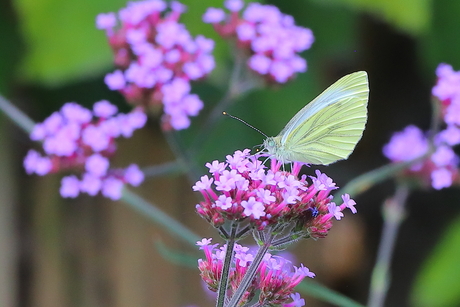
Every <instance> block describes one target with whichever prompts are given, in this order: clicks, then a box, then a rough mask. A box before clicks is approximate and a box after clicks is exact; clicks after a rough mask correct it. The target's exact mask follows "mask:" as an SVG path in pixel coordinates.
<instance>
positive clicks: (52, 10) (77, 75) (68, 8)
mask: <svg viewBox="0 0 460 307" xmlns="http://www.w3.org/2000/svg"><path fill="white" fill-rule="evenodd" d="M125 4H126V1H125V0H112V1H102V0H99V1H98V0H80V1H61V0H15V1H14V5H15V7H16V11H17V13H18V15H19V17H20V18H19V20H20V22H21V24H20V28H21V32H22V36H23V37H24V40H25V43H26V44H27V46H26V50H27V54H26V55H25V57H24V59H23V61H22V65H21V71H20V72H21V75H20V76H19V77H20V78H24V79H26V80H28V81H33V82H38V83H43V84H47V85H59V84H62V83H66V82H68V81H70V80H73V79H82V78H84V77H88V76H92V75H96V74H100V72H101V71H102V70H104V69H107V68H108V67H110V65H111V63H112V53H111V51H110V48H109V46H108V44H107V39H106V37H105V33H104V32H103V31H100V30H97V29H96V27H95V19H96V16H97V15H98V14H99V13H103V12H109V11H117V10H118V9H119V8H121V7H123V6H124V5H125Z"/></svg>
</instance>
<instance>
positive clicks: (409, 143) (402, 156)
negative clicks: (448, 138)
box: [383, 126, 428, 161]
mask: <svg viewBox="0 0 460 307" xmlns="http://www.w3.org/2000/svg"><path fill="white" fill-rule="evenodd" d="M427 150H428V140H427V139H426V137H425V135H424V134H423V132H422V130H420V129H419V128H418V127H415V126H407V127H406V128H405V129H404V130H403V131H401V132H396V133H395V134H394V135H393V136H392V137H391V140H390V142H389V143H388V144H386V145H385V146H384V147H383V153H384V155H385V156H386V157H387V158H388V159H390V160H392V161H410V160H413V159H415V158H418V157H420V156H422V155H424V154H425V153H426V152H427Z"/></svg>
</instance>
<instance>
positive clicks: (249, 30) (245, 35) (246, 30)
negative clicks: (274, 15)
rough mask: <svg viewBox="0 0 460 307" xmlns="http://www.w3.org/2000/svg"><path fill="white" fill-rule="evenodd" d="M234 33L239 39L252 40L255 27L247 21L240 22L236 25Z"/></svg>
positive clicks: (254, 35) (255, 33) (254, 34)
mask: <svg viewBox="0 0 460 307" xmlns="http://www.w3.org/2000/svg"><path fill="white" fill-rule="evenodd" d="M236 35H237V36H238V39H239V40H240V41H243V42H244V41H250V40H253V39H254V38H255V37H256V35H257V32H256V28H255V27H254V25H253V24H251V23H249V22H245V23H242V24H240V25H238V26H237V27H236Z"/></svg>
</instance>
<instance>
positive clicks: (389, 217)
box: [367, 185, 409, 307]
mask: <svg viewBox="0 0 460 307" xmlns="http://www.w3.org/2000/svg"><path fill="white" fill-rule="evenodd" d="M408 195H409V189H408V187H407V186H405V185H398V187H397V189H396V193H395V195H394V196H393V197H392V198H391V199H388V200H386V201H385V203H384V205H383V220H384V224H383V230H382V237H381V240H380V246H379V250H378V253H377V260H376V264H375V266H374V270H373V272H372V278H371V285H370V294H369V300H368V303H367V306H368V307H381V306H383V304H384V302H385V297H386V295H387V292H388V286H389V284H390V276H389V270H390V262H391V258H392V255H393V250H394V245H395V242H396V238H397V236H398V231H399V228H400V226H401V223H402V221H403V220H404V217H405V208H404V207H405V205H406V200H407V197H408Z"/></svg>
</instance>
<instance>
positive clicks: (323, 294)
mask: <svg viewBox="0 0 460 307" xmlns="http://www.w3.org/2000/svg"><path fill="white" fill-rule="evenodd" d="M296 290H299V291H300V292H302V293H304V294H308V295H309V296H310V297H314V298H316V299H318V300H321V301H323V302H326V303H329V304H330V305H333V306H340V307H364V305H361V304H359V303H358V302H355V301H353V300H352V299H350V298H348V297H346V296H345V295H343V294H341V293H338V292H336V291H333V290H331V289H329V288H327V287H325V286H323V285H321V284H319V283H317V282H315V281H313V280H310V279H304V280H303V281H302V282H301V283H300V284H298V285H297V287H296Z"/></svg>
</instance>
